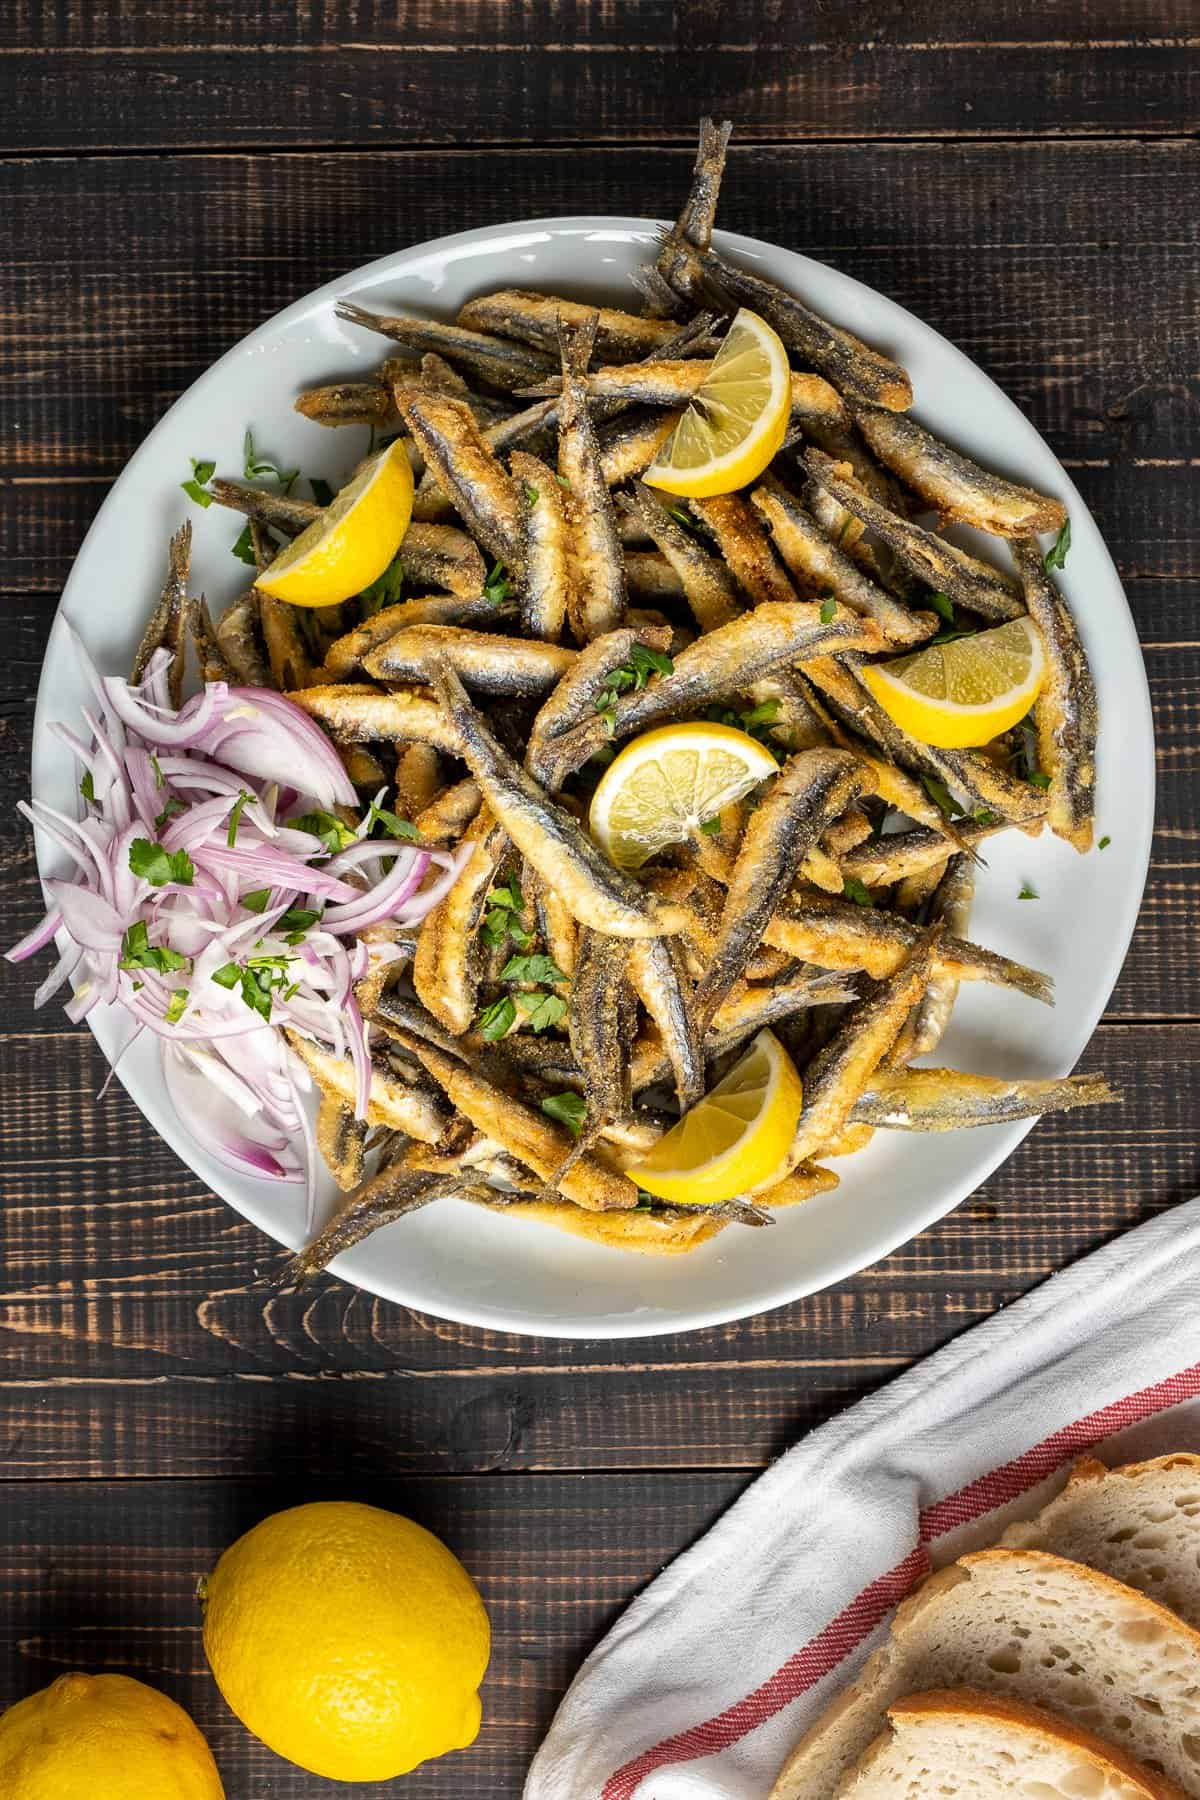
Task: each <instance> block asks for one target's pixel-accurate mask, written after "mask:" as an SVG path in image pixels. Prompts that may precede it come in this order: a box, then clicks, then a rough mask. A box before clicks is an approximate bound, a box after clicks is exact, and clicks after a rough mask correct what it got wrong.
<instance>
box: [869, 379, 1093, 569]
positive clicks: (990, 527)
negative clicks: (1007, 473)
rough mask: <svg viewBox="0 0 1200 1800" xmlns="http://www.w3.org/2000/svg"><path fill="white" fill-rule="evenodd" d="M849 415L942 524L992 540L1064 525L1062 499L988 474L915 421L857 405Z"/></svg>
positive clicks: (874, 408)
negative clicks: (951, 522)
mask: <svg viewBox="0 0 1200 1800" xmlns="http://www.w3.org/2000/svg"><path fill="white" fill-rule="evenodd" d="M852 410H853V413H854V422H855V424H856V425H857V426H858V429H859V430H860V431H861V432H862V434H863V436H864V437H865V438H866V440H867V442H868V444H869V445H870V446H871V448H872V450H873V451H874V452H875V454H876V456H877V457H878V458H879V460H880V462H882V463H885V464H886V465H887V467H888V468H889V469H890V470H891V471H892V473H893V474H894V475H899V476H900V478H901V480H902V481H906V482H907V483H908V485H909V487H910V488H912V489H913V491H914V493H917V494H919V495H920V496H921V498H922V500H924V501H926V503H927V504H928V505H929V506H931V507H936V508H937V511H938V512H939V514H940V515H941V517H942V518H943V519H960V520H962V522H963V523H964V524H965V525H976V526H978V527H979V529H980V531H990V532H993V533H994V534H995V535H996V536H997V537H1028V536H1032V535H1033V533H1034V532H1035V531H1057V530H1058V529H1059V527H1060V526H1061V525H1062V524H1064V523H1065V521H1066V517H1067V509H1066V507H1065V506H1064V505H1063V503H1062V501H1061V500H1054V499H1052V498H1051V497H1050V496H1049V495H1048V494H1039V493H1038V492H1037V491H1036V490H1035V489H1034V488H1028V487H1021V486H1019V485H1018V484H1017V483H1016V482H1015V481H1005V480H1004V479H1003V477H1002V476H1000V475H992V474H990V473H989V472H988V470H986V469H981V468H980V467H979V464H978V463H974V462H972V461H971V459H970V457H968V456H963V455H962V454H961V453H960V452H959V451H957V450H951V448H950V446H949V445H948V444H943V443H942V442H940V440H939V439H938V438H935V437H934V436H933V434H932V433H931V432H928V431H926V430H925V429H924V428H923V427H922V426H920V425H918V424H917V422H916V420H915V419H910V418H898V417H897V416H896V414H895V413H891V412H888V411H887V410H886V408H884V407H879V406H865V405H858V406H855V407H854V408H853V409H852Z"/></svg>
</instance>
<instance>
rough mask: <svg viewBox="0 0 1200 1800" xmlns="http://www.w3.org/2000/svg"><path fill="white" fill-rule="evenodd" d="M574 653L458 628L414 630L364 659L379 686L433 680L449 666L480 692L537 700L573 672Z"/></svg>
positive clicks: (393, 638) (398, 634) (529, 640)
mask: <svg viewBox="0 0 1200 1800" xmlns="http://www.w3.org/2000/svg"><path fill="white" fill-rule="evenodd" d="M574 661H575V652H574V650H568V649H566V648H565V647H564V646H563V645H561V644H543V643H542V642H541V641H540V640H539V639H535V638H510V637H497V636H495V635H493V634H491V633H486V632H482V631H467V630H464V629H463V628H462V627H461V626H459V625H409V626H407V627H406V628H405V629H404V630H403V631H396V632H393V634H392V636H391V637H389V638H388V639H387V640H386V642H384V643H382V644H381V645H380V646H379V648H378V650H372V651H371V653H370V655H369V656H365V657H364V658H363V667H364V668H365V669H366V671H367V673H368V675H373V676H374V677H375V679H376V681H384V682H393V681H429V680H430V679H431V678H432V671H433V669H434V668H435V667H436V666H437V665H438V664H439V663H443V662H444V663H446V664H447V665H448V666H449V667H450V668H452V669H454V670H455V672H456V673H457V674H459V675H460V676H461V677H462V679H463V680H464V681H465V682H466V683H467V684H468V685H469V686H470V687H472V688H474V689H475V690H476V692H477V693H481V694H503V695H506V696H507V697H508V698H510V699H527V700H532V699H536V698H538V697H539V696H540V695H542V694H544V693H546V691H547V690H548V689H549V688H552V687H553V686H554V685H555V683H556V682H558V681H559V680H561V678H562V677H563V676H564V675H565V674H566V673H567V671H568V669H570V667H571V664H572V663H573V662H574Z"/></svg>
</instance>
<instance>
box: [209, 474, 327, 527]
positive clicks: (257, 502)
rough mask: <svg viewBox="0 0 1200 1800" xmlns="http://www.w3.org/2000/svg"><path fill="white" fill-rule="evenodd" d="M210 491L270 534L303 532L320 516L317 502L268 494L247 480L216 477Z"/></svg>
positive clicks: (297, 497)
mask: <svg viewBox="0 0 1200 1800" xmlns="http://www.w3.org/2000/svg"><path fill="white" fill-rule="evenodd" d="M208 491H209V493H210V494H211V495H212V497H213V499H214V500H215V501H216V502H217V503H218V505H220V506H228V507H230V508H231V509H232V510H233V511H234V512H239V513H242V514H243V515H244V516H245V517H246V518H247V519H255V520H257V522H258V523H259V524H260V525H266V526H267V527H268V529H269V530H271V531H283V532H286V533H287V535H288V536H289V537H295V535H296V533H297V532H299V531H303V530H304V527H305V526H306V525H311V524H312V522H313V520H314V519H315V518H317V516H318V515H319V513H320V511H321V508H320V507H319V506H318V505H317V503H316V501H315V500H301V499H300V498H299V496H298V495H294V494H279V493H268V492H267V490H266V489H265V488H256V487H251V485H250V483H249V482H248V481H225V480H223V479H222V477H221V476H219V475H217V476H214V478H213V479H212V481H210V482H209V484H208Z"/></svg>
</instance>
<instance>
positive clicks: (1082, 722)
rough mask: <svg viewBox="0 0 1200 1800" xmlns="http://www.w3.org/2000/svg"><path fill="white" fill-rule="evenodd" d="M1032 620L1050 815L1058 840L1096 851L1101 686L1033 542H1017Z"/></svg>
mask: <svg viewBox="0 0 1200 1800" xmlns="http://www.w3.org/2000/svg"><path fill="white" fill-rule="evenodd" d="M1013 556H1014V557H1015V559H1016V564H1017V569H1018V571H1019V573H1020V575H1021V579H1022V580H1023V581H1024V583H1025V600H1026V604H1027V605H1028V607H1029V612H1030V616H1031V618H1032V619H1033V621H1034V624H1035V625H1036V626H1037V628H1038V630H1039V631H1040V632H1041V634H1042V642H1043V644H1044V645H1045V649H1046V663H1047V668H1048V676H1047V680H1046V683H1045V686H1044V687H1043V688H1042V691H1041V693H1040V694H1039V695H1038V698H1037V700H1036V702H1035V704H1034V709H1033V718H1034V723H1035V725H1036V727H1037V736H1038V760H1039V762H1040V763H1041V766H1042V768H1043V770H1044V771H1045V773H1046V774H1047V775H1049V777H1050V787H1049V790H1048V792H1047V796H1046V799H1047V817H1048V819H1049V822H1050V829H1051V831H1053V832H1054V834H1055V836H1056V837H1060V838H1063V839H1064V840H1065V841H1066V842H1067V843H1068V844H1074V846H1075V848H1076V850H1090V849H1091V847H1092V826H1093V821H1094V815H1095V803H1096V729H1097V710H1096V688H1095V684H1094V682H1093V681H1092V672H1091V670H1090V669H1089V667H1088V660H1087V652H1086V651H1085V649H1084V647H1083V644H1082V643H1081V641H1080V637H1079V632H1078V630H1077V629H1076V625H1075V621H1074V619H1073V618H1072V617H1071V614H1070V612H1069V610H1068V608H1067V603H1066V601H1065V600H1064V599H1063V597H1062V595H1061V594H1060V593H1059V592H1058V590H1057V588H1056V587H1055V585H1054V583H1053V582H1052V581H1051V580H1050V577H1049V576H1048V575H1047V573H1046V568H1045V564H1044V562H1043V560H1042V552H1041V549H1040V547H1039V545H1038V544H1037V542H1036V541H1035V540H1034V539H1032V538H1018V539H1017V540H1016V541H1015V543H1014V544H1013Z"/></svg>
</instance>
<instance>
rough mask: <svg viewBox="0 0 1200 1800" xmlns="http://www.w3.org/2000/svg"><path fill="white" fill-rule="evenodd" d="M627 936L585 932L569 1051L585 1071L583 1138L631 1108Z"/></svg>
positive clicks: (573, 992) (631, 1025)
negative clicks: (584, 1123)
mask: <svg viewBox="0 0 1200 1800" xmlns="http://www.w3.org/2000/svg"><path fill="white" fill-rule="evenodd" d="M628 959H629V940H628V939H623V938H615V937H606V936H605V935H604V933H603V932H599V931H585V932H584V933H583V934H582V937H581V940H580V945H579V956H578V959H577V961H576V964H575V977H574V980H573V981H572V983H571V1007H570V1012H569V1013H568V1015H567V1025H568V1033H569V1036H570V1041H571V1054H572V1055H573V1056H574V1058H575V1061H576V1062H577V1063H578V1065H579V1069H580V1073H581V1074H582V1076H583V1095H584V1099H585V1100H586V1101H587V1108H588V1110H587V1121H586V1125H585V1128H584V1133H583V1134H582V1136H581V1138H580V1140H579V1141H580V1142H584V1141H585V1140H586V1141H590V1140H591V1138H592V1137H593V1136H594V1135H595V1133H596V1132H597V1131H598V1130H599V1128H600V1126H602V1125H609V1124H611V1123H612V1122H613V1120H614V1119H619V1118H621V1117H622V1116H623V1115H624V1114H625V1113H626V1112H628V1110H629V1042H630V1039H631V1037H632V1035H633V1028H634V1005H633V996H632V994H631V992H630V989H629V983H628V978H627V964H628Z"/></svg>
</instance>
